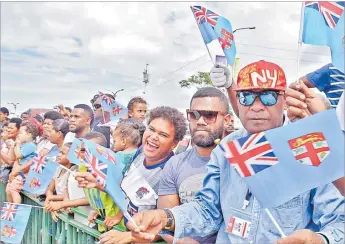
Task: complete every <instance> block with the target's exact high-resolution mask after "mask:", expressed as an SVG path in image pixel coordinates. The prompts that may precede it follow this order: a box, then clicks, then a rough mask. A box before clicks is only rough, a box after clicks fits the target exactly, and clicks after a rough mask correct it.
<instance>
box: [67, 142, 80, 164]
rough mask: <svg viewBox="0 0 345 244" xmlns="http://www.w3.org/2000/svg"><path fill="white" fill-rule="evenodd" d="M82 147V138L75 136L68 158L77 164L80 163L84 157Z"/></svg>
mask: <svg viewBox="0 0 345 244" xmlns="http://www.w3.org/2000/svg"><path fill="white" fill-rule="evenodd" d="M80 148H81V140H79V139H78V138H74V140H73V143H72V145H71V147H70V149H69V151H68V155H67V158H68V160H69V161H70V162H71V163H72V164H75V165H79V164H80V160H81V158H82V154H81V152H80Z"/></svg>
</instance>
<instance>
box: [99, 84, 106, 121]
mask: <svg viewBox="0 0 345 244" xmlns="http://www.w3.org/2000/svg"><path fill="white" fill-rule="evenodd" d="M100 93H101V92H100V91H98V95H99V94H100ZM102 94H103V92H102ZM99 97H100V98H101V108H102V115H103V123H102V124H105V123H106V122H105V117H104V109H103V106H102V105H103V97H101V96H99Z"/></svg>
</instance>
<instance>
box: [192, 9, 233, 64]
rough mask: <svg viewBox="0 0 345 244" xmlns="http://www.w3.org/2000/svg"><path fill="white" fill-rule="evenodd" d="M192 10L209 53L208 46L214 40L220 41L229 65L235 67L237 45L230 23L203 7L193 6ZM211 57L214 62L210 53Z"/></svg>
mask: <svg viewBox="0 0 345 244" xmlns="http://www.w3.org/2000/svg"><path fill="white" fill-rule="evenodd" d="M191 10H192V12H193V15H194V18H195V20H196V22H197V25H198V27H199V30H200V32H201V36H202V38H203V40H204V43H205V45H206V48H207V51H208V52H209V50H208V47H207V44H209V43H211V42H212V41H213V40H218V41H219V44H220V45H221V47H222V49H223V52H224V54H225V56H226V59H227V61H228V64H229V65H233V64H234V62H235V56H236V45H235V41H234V35H233V32H232V26H231V23H230V21H229V20H227V19H226V18H224V17H222V16H220V15H218V14H216V13H214V12H212V11H211V10H209V9H206V8H205V7H202V6H191ZM209 55H210V58H211V60H212V56H211V54H210V52H209Z"/></svg>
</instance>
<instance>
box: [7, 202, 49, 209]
mask: <svg viewBox="0 0 345 244" xmlns="http://www.w3.org/2000/svg"><path fill="white" fill-rule="evenodd" d="M4 203H7V204H10V205H23V206H28V207H33V208H44V207H41V206H34V205H29V204H23V203H13V202H4Z"/></svg>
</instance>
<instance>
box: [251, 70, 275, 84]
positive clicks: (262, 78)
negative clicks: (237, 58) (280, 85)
mask: <svg viewBox="0 0 345 244" xmlns="http://www.w3.org/2000/svg"><path fill="white" fill-rule="evenodd" d="M272 71H273V74H271V72H272ZM250 76H251V78H252V82H253V85H254V86H261V84H263V83H267V82H268V81H271V82H270V83H271V85H270V87H275V86H276V83H277V79H278V72H277V70H267V69H262V70H261V75H260V74H259V73H258V72H256V71H254V72H252V73H251V74H250Z"/></svg>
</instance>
